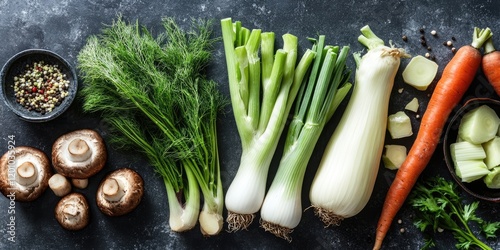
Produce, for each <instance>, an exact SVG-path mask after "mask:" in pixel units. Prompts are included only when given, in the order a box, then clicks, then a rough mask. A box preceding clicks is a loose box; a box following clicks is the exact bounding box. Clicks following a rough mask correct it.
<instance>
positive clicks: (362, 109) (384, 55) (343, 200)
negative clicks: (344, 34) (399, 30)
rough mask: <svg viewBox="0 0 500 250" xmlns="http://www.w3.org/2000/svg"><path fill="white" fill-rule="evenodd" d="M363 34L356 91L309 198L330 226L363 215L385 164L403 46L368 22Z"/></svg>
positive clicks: (331, 142)
mask: <svg viewBox="0 0 500 250" xmlns="http://www.w3.org/2000/svg"><path fill="white" fill-rule="evenodd" d="M361 32H362V34H363V35H361V36H360V37H359V38H358V41H360V42H361V43H362V44H363V45H365V46H366V47H368V52H367V53H366V54H365V55H364V56H363V57H362V58H359V57H356V59H357V61H356V62H357V63H358V65H357V69H356V74H355V84H354V87H353V92H352V95H351V97H350V99H349V102H348V104H347V107H346V110H345V111H344V113H343V115H342V118H341V120H340V122H339V124H338V126H337V127H336V129H335V131H334V133H333V135H332V137H331V138H330V141H329V142H328V144H327V147H326V149H325V152H324V154H323V157H322V159H321V161H320V164H319V167H318V170H317V172H316V175H315V177H314V179H313V182H312V185H311V189H310V193H309V198H310V200H311V203H312V207H313V208H314V211H315V214H316V215H318V216H319V217H320V219H321V220H322V221H323V222H324V223H325V225H326V226H330V225H338V224H339V223H340V222H341V221H342V220H343V219H344V218H348V217H351V216H354V215H356V214H358V213H359V212H360V211H361V210H362V209H363V208H364V207H365V205H366V203H367V202H368V200H369V198H370V196H371V193H372V190H373V186H374V184H375V180H376V177H377V173H378V168H379V165H380V159H381V155H382V152H383V148H384V139H385V132H386V126H387V117H388V106H389V98H390V95H391V90H392V87H393V85H394V78H395V76H396V73H397V71H398V68H399V65H400V58H401V57H403V56H406V53H405V52H404V51H403V50H402V49H398V48H391V47H387V46H385V45H384V41H383V40H381V39H380V38H378V37H377V36H376V35H375V34H374V33H373V32H372V31H371V29H370V28H369V27H368V26H365V27H363V28H362V29H361Z"/></svg>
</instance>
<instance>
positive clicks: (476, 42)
mask: <svg viewBox="0 0 500 250" xmlns="http://www.w3.org/2000/svg"><path fill="white" fill-rule="evenodd" d="M492 35H493V33H491V30H490V28H486V29H479V28H477V27H476V28H474V34H473V36H472V43H471V46H472V47H474V48H476V49H480V48H481V47H483V44H485V43H486V41H487V40H488V39H490V38H491V36H492Z"/></svg>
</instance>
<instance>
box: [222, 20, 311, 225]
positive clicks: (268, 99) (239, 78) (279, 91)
mask: <svg viewBox="0 0 500 250" xmlns="http://www.w3.org/2000/svg"><path fill="white" fill-rule="evenodd" d="M221 28H222V38H223V42H224V51H225V56H226V64H227V72H228V81H229V91H230V96H231V104H232V108H233V113H234V118H235V121H236V126H237V128H238V133H239V137H240V139H241V148H242V152H241V159H240V165H239V167H238V171H237V173H236V176H235V177H234V179H233V181H232V182H231V185H230V186H229V189H228V191H227V193H226V200H225V204H226V208H227V210H228V217H227V222H228V224H229V225H228V227H229V231H237V230H240V229H245V228H247V227H248V226H249V225H250V224H251V223H252V221H253V218H254V217H255V213H256V212H258V211H259V209H260V207H261V205H262V201H263V199H264V194H265V188H266V180H267V174H268V170H269V165H270V163H271V160H272V158H273V155H274V152H275V150H276V147H277V144H278V141H279V138H280V136H281V133H282V131H283V129H284V126H285V123H286V120H287V117H288V113H289V112H290V109H291V106H292V104H293V101H294V100H295V96H296V95H297V92H298V90H299V87H300V85H301V83H302V78H303V77H304V75H305V74H306V71H307V70H308V68H309V65H310V63H311V61H312V60H313V57H314V55H313V54H311V53H308V54H307V55H304V56H303V57H302V59H301V60H300V62H299V64H298V65H296V61H297V46H298V45H297V43H298V42H297V37H295V36H293V35H291V34H285V35H283V42H284V44H283V48H282V49H278V50H276V52H275V49H274V43H275V38H274V33H272V32H261V30H259V29H254V30H252V31H249V30H248V29H247V28H245V27H242V26H241V22H234V23H233V22H232V20H231V18H225V19H222V20H221ZM259 48H260V57H259V53H258V52H259Z"/></svg>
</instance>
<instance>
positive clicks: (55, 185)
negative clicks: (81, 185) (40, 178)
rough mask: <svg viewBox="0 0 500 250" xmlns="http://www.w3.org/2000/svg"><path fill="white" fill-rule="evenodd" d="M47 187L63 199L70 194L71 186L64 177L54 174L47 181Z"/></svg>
mask: <svg viewBox="0 0 500 250" xmlns="http://www.w3.org/2000/svg"><path fill="white" fill-rule="evenodd" d="M49 187H50V189H52V191H53V192H54V194H55V195H57V196H59V197H63V196H65V195H67V194H69V192H71V184H70V183H69V181H68V179H66V177H64V176H62V175H60V174H55V175H52V177H50V179H49Z"/></svg>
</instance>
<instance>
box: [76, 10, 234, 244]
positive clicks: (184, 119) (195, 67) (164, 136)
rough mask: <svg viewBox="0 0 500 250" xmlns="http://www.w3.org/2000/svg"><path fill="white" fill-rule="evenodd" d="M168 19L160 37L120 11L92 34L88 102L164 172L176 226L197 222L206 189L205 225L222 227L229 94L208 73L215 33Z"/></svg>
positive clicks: (84, 60) (84, 54)
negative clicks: (219, 126)
mask: <svg viewBox="0 0 500 250" xmlns="http://www.w3.org/2000/svg"><path fill="white" fill-rule="evenodd" d="M162 24H163V27H164V28H165V32H163V33H160V34H159V35H158V36H157V37H156V38H154V37H153V36H152V34H151V33H150V32H149V31H148V30H147V29H146V28H145V27H143V26H140V25H139V24H138V22H136V23H135V24H128V23H126V22H124V21H123V20H122V19H121V17H120V18H119V19H118V20H116V21H115V22H113V24H112V25H110V26H108V27H106V28H104V29H103V30H102V34H100V35H95V36H91V37H90V38H89V39H88V41H87V44H86V45H85V46H84V48H83V49H82V50H81V51H80V53H79V55H78V63H79V69H80V70H81V75H82V79H83V81H84V87H83V88H82V90H81V91H80V94H81V96H82V97H83V100H84V103H83V109H84V110H85V111H86V112H99V113H100V114H101V117H102V120H103V121H104V122H106V123H107V124H109V127H110V130H111V132H112V133H113V134H112V136H111V137H110V139H111V141H112V142H113V143H115V144H116V145H119V146H123V147H127V148H130V149H133V150H136V151H140V152H142V153H143V154H144V155H145V156H146V157H147V159H148V160H149V162H150V163H151V165H152V166H153V167H154V168H155V170H156V172H158V173H159V175H161V176H162V177H163V179H164V182H165V186H166V190H167V195H168V202H169V208H170V226H171V227H172V229H173V230H174V231H185V230H188V229H190V228H192V227H193V226H194V225H195V224H196V220H197V219H198V214H199V202H200V200H199V199H200V195H199V192H200V191H199V189H201V192H202V194H203V198H204V202H205V203H204V208H203V210H202V212H201V214H200V224H201V229H202V231H203V232H204V233H205V234H209V235H211V234H217V233H218V232H219V231H220V228H221V227H222V208H223V204H222V203H223V194H222V184H221V178H220V165H219V158H218V148H217V133H216V119H217V114H218V112H219V111H220V110H221V108H222V106H223V105H224V104H225V103H226V101H225V99H224V98H223V97H222V95H220V93H219V92H218V91H217V84H216V83H215V82H213V81H211V80H208V79H206V77H205V76H204V75H203V72H204V69H205V67H206V66H207V64H208V62H209V60H210V57H211V52H210V50H211V47H212V44H213V43H214V42H215V41H216V40H215V39H212V38H211V24H210V22H207V21H202V20H197V21H195V20H193V23H192V25H193V28H194V29H193V30H192V31H189V32H186V31H184V30H182V29H181V28H180V27H179V26H177V24H176V23H175V21H174V20H173V19H172V18H165V19H163V21H162ZM207 218H208V220H207ZM213 223H215V224H217V225H216V226H213Z"/></svg>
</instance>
